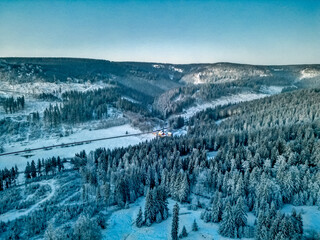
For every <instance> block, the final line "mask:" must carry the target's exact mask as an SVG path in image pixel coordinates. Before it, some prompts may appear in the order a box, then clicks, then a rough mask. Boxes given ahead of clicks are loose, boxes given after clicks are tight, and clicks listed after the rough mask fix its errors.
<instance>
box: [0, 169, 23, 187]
mask: <svg viewBox="0 0 320 240" xmlns="http://www.w3.org/2000/svg"><path fill="white" fill-rule="evenodd" d="M18 177H19V171H18V167H17V165H15V167H12V168H11V169H7V168H4V169H2V170H0V191H3V190H4V189H7V188H10V187H12V186H15V185H16V184H17V179H18Z"/></svg>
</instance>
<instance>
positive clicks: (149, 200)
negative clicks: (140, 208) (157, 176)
mask: <svg viewBox="0 0 320 240" xmlns="http://www.w3.org/2000/svg"><path fill="white" fill-rule="evenodd" d="M144 220H145V223H146V225H147V226H150V225H151V224H152V223H153V222H154V201H153V196H152V190H151V189H149V190H148V193H147V196H146V202H145V207H144Z"/></svg>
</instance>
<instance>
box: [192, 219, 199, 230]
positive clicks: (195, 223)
mask: <svg viewBox="0 0 320 240" xmlns="http://www.w3.org/2000/svg"><path fill="white" fill-rule="evenodd" d="M198 230H199V227H198V224H197V222H196V219H194V220H193V223H192V231H194V232H196V231H198Z"/></svg>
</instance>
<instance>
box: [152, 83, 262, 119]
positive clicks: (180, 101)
mask: <svg viewBox="0 0 320 240" xmlns="http://www.w3.org/2000/svg"><path fill="white" fill-rule="evenodd" d="M252 91H256V90H253V88H248V87H246V86H245V85H241V84H240V83H238V82H236V83H234V82H231V83H220V84H201V85H187V86H183V87H179V88H176V89H172V90H169V91H167V92H165V93H164V94H162V95H160V96H159V97H158V98H156V99H155V101H154V104H153V106H154V108H155V109H156V110H158V111H160V112H161V113H162V115H163V116H164V117H168V116H170V115H172V114H176V113H180V112H182V111H183V109H185V108H188V107H190V106H191V105H192V104H194V103H195V102H196V101H198V100H201V101H212V100H215V99H218V98H220V97H227V96H230V95H234V94H239V93H243V92H252Z"/></svg>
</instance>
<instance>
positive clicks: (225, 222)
mask: <svg viewBox="0 0 320 240" xmlns="http://www.w3.org/2000/svg"><path fill="white" fill-rule="evenodd" d="M236 229H237V226H236V224H235V220H234V215H233V211H232V207H231V205H230V202H228V203H227V205H226V208H225V209H224V211H223V215H222V221H221V223H220V226H219V233H220V234H221V235H222V236H225V237H230V238H233V237H235V236H234V232H235V230H236Z"/></svg>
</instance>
